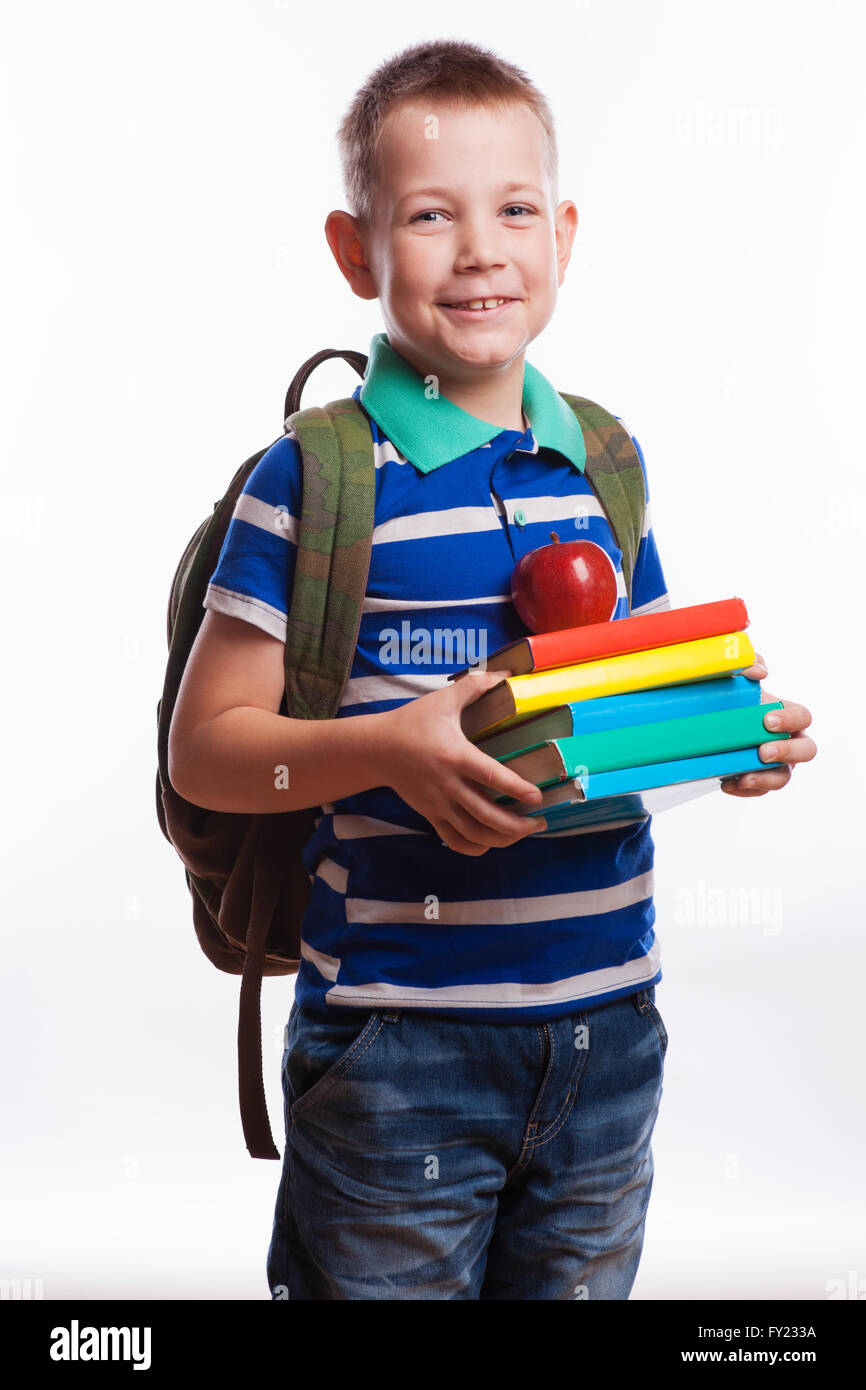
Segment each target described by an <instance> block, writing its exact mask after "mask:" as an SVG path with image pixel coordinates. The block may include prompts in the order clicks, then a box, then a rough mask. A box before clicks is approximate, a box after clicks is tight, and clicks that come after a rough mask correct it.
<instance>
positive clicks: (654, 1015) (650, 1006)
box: [632, 985, 668, 1059]
mask: <svg viewBox="0 0 866 1390" xmlns="http://www.w3.org/2000/svg"><path fill="white" fill-rule="evenodd" d="M655 995H656V988H655V985H650V986H649V987H648V988H647V989H639V990H638V992H637V993H636V994H634V995H632V998H633V1000H634V1006H635V1008H636V1009H637V1011H638V1013H639V1014H641V1015H648V1016H649V1017H650V1018H651V1019H652V1021H653V1023H654V1024H655V1028H656V1032H657V1033H658V1035H659V1046H660V1047H661V1050H662V1059H664V1057H665V1054H666V1053H667V1050H668V1030H667V1028H666V1027H665V1024H664V1020H663V1018H662V1016H661V1014H660V1013H659V1011H658V1007H657V1005H656V1002H655Z"/></svg>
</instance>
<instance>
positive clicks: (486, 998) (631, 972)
mask: <svg viewBox="0 0 866 1390" xmlns="http://www.w3.org/2000/svg"><path fill="white" fill-rule="evenodd" d="M660 960H661V950H660V948H659V943H658V939H656V940H655V941H654V942H653V944H652V947H651V949H650V950H649V952H648V953H647V954H646V955H643V956H638V957H637V959H636V960H630V961H626V963H625V965H611V966H607V967H605V968H604V969H601V970H589V971H585V972H584V973H583V974H581V975H572V976H570V977H569V978H568V979H565V980H555V981H553V982H551V983H550V984H535V985H529V984H523V983H521V982H516V983H511V982H509V981H503V982H501V983H498V984H497V983H493V984H486V985H440V986H438V987H437V988H435V989H421V988H418V987H415V988H407V987H406V986H404V985H392V984H385V983H382V982H378V983H375V984H365V985H333V986H332V988H331V989H329V990H327V991H326V993H325V998H326V999H327V1000H328V1003H330V1004H346V1005H348V1006H349V1007H351V1006H353V1005H357V1004H358V1002H359V1001H364V1002H369V1003H370V1004H372V1005H373V1007H374V1008H375V1007H376V1006H377V1005H379V1004H402V1005H403V1006H404V1007H405V1008H419V1007H420V1008H424V1007H427V1008H429V1007H430V1006H431V1005H434V1004H435V1005H436V1006H441V1005H447V1006H448V1008H453V1009H461V1008H463V1009H474V1008H479V1007H482V1006H484V1005H487V1006H492V1005H495V1004H502V1005H505V1006H507V1007H508V1008H525V1009H531V1008H535V1007H537V1005H539V1004H558V1003H566V1002H568V1001H569V1000H572V999H573V1000H574V1001H575V1003H576V1004H579V1003H580V1000H581V999H586V998H587V997H588V996H589V995H598V994H612V993H613V991H614V990H617V989H622V988H623V986H624V985H634V986H635V987H637V988H639V987H640V985H642V984H644V983H645V982H646V981H647V980H651V979H652V977H653V976H654V975H655V974H657V973H658V968H659V962H660Z"/></svg>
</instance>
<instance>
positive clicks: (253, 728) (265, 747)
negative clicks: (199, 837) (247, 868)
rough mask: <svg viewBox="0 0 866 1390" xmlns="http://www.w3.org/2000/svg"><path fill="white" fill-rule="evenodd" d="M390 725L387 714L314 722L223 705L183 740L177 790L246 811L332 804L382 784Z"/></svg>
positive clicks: (211, 805)
mask: <svg viewBox="0 0 866 1390" xmlns="http://www.w3.org/2000/svg"><path fill="white" fill-rule="evenodd" d="M388 727H389V720H388V712H387V711H381V712H379V713H377V714H359V715H352V716H350V717H349V718H345V719H321V720H320V719H288V718H286V716H285V715H281V714H273V713H271V711H269V710H264V709H257V708H255V707H252V706H242V707H241V708H238V709H230V710H225V711H224V712H223V713H222V714H219V715H217V716H216V718H214V719H211V720H209V721H208V723H206V724H203V725H202V726H201V727H200V728H199V729H197V730H196V731H195V734H194V735H193V736H192V738H191V739H190V740H188V743H187V746H186V747H185V748H184V753H183V759H182V761H183V770H182V772H180V773H176V775H177V778H178V780H177V781H176V782H175V787H176V790H177V791H179V792H180V794H181V796H184V797H185V798H186V799H187V800H188V801H191V802H193V803H194V805H196V806H203V807H204V808H205V809H206V810H210V811H233V812H237V813H240V814H247V815H264V814H268V813H270V812H274V813H276V812H279V811H294V810H298V809H300V808H301V807H305V806H319V805H323V804H324V803H325V802H329V801H338V800H340V799H341V798H342V797H345V796H354V795H355V794H356V793H358V792H363V791H368V790H369V789H370V788H371V787H380V786H386V785H388V783H387V780H386V777H387V761H386V756H385V754H386V750H387V731H388ZM169 775H172V771H171V769H170V770H169ZM173 780H174V778H173ZM179 783H182V785H179Z"/></svg>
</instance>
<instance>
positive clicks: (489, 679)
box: [447, 671, 511, 709]
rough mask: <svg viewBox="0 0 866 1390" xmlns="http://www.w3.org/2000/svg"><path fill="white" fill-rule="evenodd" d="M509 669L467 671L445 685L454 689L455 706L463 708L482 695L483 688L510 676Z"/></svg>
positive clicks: (485, 688) (488, 687) (487, 687)
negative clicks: (450, 683) (458, 678)
mask: <svg viewBox="0 0 866 1390" xmlns="http://www.w3.org/2000/svg"><path fill="white" fill-rule="evenodd" d="M510 675H511V672H510V671H468V672H467V673H466V675H465V676H463V677H462V678H461V679H460V680H459V681H455V682H454V684H453V685H451V686H449V687H447V688H448V689H450V690H452V691H454V693H455V695H456V697H457V708H458V709H463V706H464V705H471V704H472V702H473V700H477V699H478V697H479V695H483V694H484V692H485V690H489V689H490V687H491V686H493V685H498V684H499V682H500V681H504V680H505V677H506V676H510Z"/></svg>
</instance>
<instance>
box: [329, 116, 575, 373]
mask: <svg viewBox="0 0 866 1390" xmlns="http://www.w3.org/2000/svg"><path fill="white" fill-rule="evenodd" d="M544 153H545V145H544V132H543V130H542V127H541V125H540V123H539V121H538V120H537V118H536V117H535V116H534V115H533V113H532V112H531V111H530V110H529V109H528V108H527V107H526V106H523V105H521V104H513V105H509V106H507V107H505V108H504V109H503V108H499V109H494V108H488V107H483V106H475V107H471V108H469V109H467V110H456V109H454V108H453V107H450V106H447V105H442V104H431V103H430V102H428V101H425V102H424V104H423V105H421V104H414V103H412V102H406V103H402V104H401V105H399V106H398V107H396V108H395V109H394V110H392V111H391V112H390V113H389V116H388V118H387V120H386V121H385V124H384V127H383V130H382V135H381V139H380V144H379V151H378V182H377V189H376V197H375V221H374V224H373V227H372V228H371V229H370V232H369V234H368V235H367V236H364V234H363V233H362V232H360V230H357V223H356V222H355V219H353V218H349V215H348V214H340V216H343V217H345V218H346V219H347V221H348V222H349V223H351V224H353V225H354V228H355V229H356V231H357V237H358V238H359V243H360V244H358V242H356V243H355V245H354V248H353V250H354V256H351V255H350V256H349V260H350V262H351V261H352V260H354V266H353V268H352V270H351V272H350V273H349V274H348V275H347V278H349V280H350V283H351V284H352V286H353V288H354V289H355V290H356V293H358V294H360V295H362V297H364V298H371V297H378V298H379V300H380V301H381V306H382V316H383V318H384V321H385V327H386V331H387V334H388V340H389V342H390V343H391V346H392V347H393V348H395V349H396V351H398V352H400V353H401V354H402V355H403V356H404V357H406V358H407V360H408V361H410V362H412V364H413V365H414V366H415V367H416V369H417V370H419V371H421V372H422V373H423V374H425V375H426V374H427V373H438V374H440V375H441V376H442V377H443V378H444V379H445V380H446V381H451V382H465V383H467V384H468V383H471V382H473V381H480V380H483V379H485V378H487V377H490V376H491V375H493V376H495V375H497V374H499V373H501V372H502V370H503V369H506V368H508V366H509V364H511V363H514V362H515V359H517V358H519V359H520V362H521V363H522V360H523V354H524V353H525V351H526V348H527V346H528V344H529V343H531V342H532V340H533V339H534V338H536V337H537V336H538V334H539V333H541V331H542V329H543V328H544V327H545V325H546V324H547V323H548V322H549V320H550V318H551V316H552V314H553V310H554V307H555V305H556V295H557V289H558V286H559V285H560V284H561V283H562V280H563V276H564V274H565V268H566V266H567V264H568V261H569V257H570V254H571V245H572V241H573V239H574V233H575V229H576V227H577V209H576V208H575V206H574V203H571V202H563V203H560V205H559V207H558V208H556V209H554V207H553V203H552V190H551V188H550V186H549V182H548V177H547V173H546V170H545V159H544ZM334 215H335V214H332V215H331V216H332V217H333V216H334ZM329 222H330V219H329ZM351 236H352V228H351V227H349V228H347V227H345V225H344V228H343V233H342V234H341V237H340V240H341V241H342V246H343V249H344V251H346V250H348V246H349V241H350V239H351ZM329 240H331V236H330V233H329ZM333 246H334V242H333V241H332V247H333ZM343 269H344V273H347V272H346V267H345V266H344V267H343ZM502 297H504V298H505V299H506V301H507V302H506V303H505V304H503V305H502V306H501V307H498V308H495V309H477V310H474V311H473V310H469V311H462V312H461V311H459V310H455V309H453V308H451V307H449V306H450V305H453V304H455V303H458V302H465V301H466V300H474V299H490V298H502Z"/></svg>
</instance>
